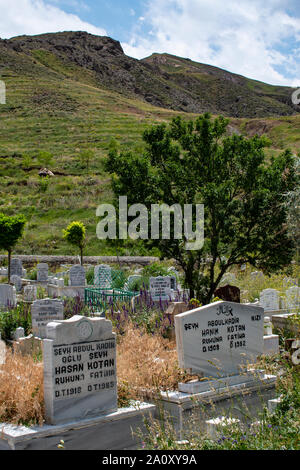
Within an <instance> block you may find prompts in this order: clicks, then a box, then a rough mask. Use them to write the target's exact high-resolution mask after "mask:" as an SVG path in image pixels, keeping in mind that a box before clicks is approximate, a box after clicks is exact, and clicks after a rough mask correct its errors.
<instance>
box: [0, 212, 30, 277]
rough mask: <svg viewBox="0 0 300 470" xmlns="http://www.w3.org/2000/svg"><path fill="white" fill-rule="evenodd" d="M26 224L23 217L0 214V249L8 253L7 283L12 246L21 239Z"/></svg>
mask: <svg viewBox="0 0 300 470" xmlns="http://www.w3.org/2000/svg"><path fill="white" fill-rule="evenodd" d="M25 224H26V219H25V216H24V215H22V214H20V215H16V216H7V215H5V214H3V213H0V249H2V250H6V251H7V252H8V282H9V283H10V263H11V254H12V250H13V248H14V246H15V245H16V244H17V242H18V240H19V239H20V238H21V237H22V235H23V231H24V227H25Z"/></svg>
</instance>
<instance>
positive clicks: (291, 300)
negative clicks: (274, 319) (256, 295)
mask: <svg viewBox="0 0 300 470" xmlns="http://www.w3.org/2000/svg"><path fill="white" fill-rule="evenodd" d="M282 302H283V309H286V310H293V309H297V308H300V288H299V287H297V286H292V287H290V288H289V289H287V290H286V291H285V295H284V298H282ZM259 305H260V306H261V307H263V308H264V310H265V312H271V311H279V310H280V307H281V306H280V294H279V292H278V291H277V290H276V289H265V290H263V291H262V292H261V293H260V300H259Z"/></svg>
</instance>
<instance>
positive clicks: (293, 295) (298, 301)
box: [285, 286, 300, 310]
mask: <svg viewBox="0 0 300 470" xmlns="http://www.w3.org/2000/svg"><path fill="white" fill-rule="evenodd" d="M285 303H286V308H287V309H291V310H294V309H299V308H300V287H297V286H293V287H290V288H289V289H288V290H286V291H285Z"/></svg>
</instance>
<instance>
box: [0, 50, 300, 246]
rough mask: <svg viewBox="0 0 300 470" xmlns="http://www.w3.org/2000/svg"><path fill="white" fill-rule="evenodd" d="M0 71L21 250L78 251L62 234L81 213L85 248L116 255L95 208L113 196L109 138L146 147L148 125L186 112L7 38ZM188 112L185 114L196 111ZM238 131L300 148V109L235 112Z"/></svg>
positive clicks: (1, 168)
mask: <svg viewBox="0 0 300 470" xmlns="http://www.w3.org/2000/svg"><path fill="white" fill-rule="evenodd" d="M4 42H5V41H2V43H4ZM0 71H1V79H2V80H4V81H5V83H6V87H7V104H6V105H0V188H1V193H0V210H1V211H4V212H5V213H6V214H11V215H13V214H16V213H24V214H25V215H26V217H27V219H28V224H27V227H26V232H25V235H24V237H23V240H22V241H21V242H20V243H19V244H18V246H17V248H16V251H17V252H18V253H20V254H43V253H48V254H54V255H55V254H74V253H76V250H74V249H72V248H70V247H69V246H67V245H66V243H65V242H64V241H63V240H62V234H61V233H62V229H63V228H65V227H66V225H67V224H68V223H69V222H70V221H72V220H82V221H83V222H84V223H85V224H86V226H87V236H88V244H87V249H86V252H85V254H86V255H104V254H115V252H114V250H113V249H112V248H110V247H109V246H108V245H106V244H105V243H104V242H101V241H99V240H98V239H97V238H96V224H97V219H96V214H95V213H96V208H97V206H98V205H99V204H101V203H103V202H110V201H111V199H112V194H111V189H110V179H109V176H108V175H107V174H106V173H105V171H104V169H103V162H104V159H105V158H106V155H107V152H108V149H109V145H110V141H111V139H112V138H114V139H116V141H117V142H118V144H119V145H120V146H121V147H122V148H123V149H132V150H135V151H141V150H142V138H141V134H142V132H143V130H144V129H145V128H146V127H147V126H149V125H151V124H154V123H156V122H161V121H166V122H167V121H169V120H170V119H172V118H173V117H174V116H176V115H178V114H179V112H178V111H174V110H170V109H164V108H161V107H155V106H153V105H152V104H150V103H147V102H145V101H143V100H141V99H136V98H134V97H128V96H127V95H126V94H125V95H124V94H121V93H118V92H117V91H115V90H112V89H109V87H108V86H107V84H105V85H102V84H101V83H100V82H99V77H98V76H97V74H96V73H95V71H93V70H88V69H85V68H82V67H80V66H79V65H78V64H76V63H74V62H68V61H67V62H64V61H62V60H61V59H59V58H58V57H57V56H56V55H55V54H53V53H52V52H49V51H46V50H34V51H32V53H31V54H26V53H24V52H18V51H16V50H13V49H10V48H8V47H7V46H5V47H4V45H3V44H0ZM182 114H183V115H184V117H185V118H186V119H189V118H192V117H195V116H196V114H191V113H182ZM231 130H232V131H236V130H237V131H239V132H242V133H245V134H248V135H253V134H254V133H266V134H267V135H268V136H269V137H270V138H271V139H272V142H273V146H272V148H271V149H270V150H268V151H269V152H274V153H278V152H280V150H281V149H283V148H286V147H290V148H292V149H293V151H294V152H299V151H300V115H299V114H298V115H296V116H286V117H278V116H277V117H276V118H270V119H267V118H264V119H248V118H243V119H237V118H234V119H232V122H231ZM84 149H92V150H93V152H94V157H93V158H92V159H91V161H90V163H89V168H88V169H87V168H86V164H85V163H84V162H83V161H82V159H81V152H82V150H84ZM41 151H44V152H51V154H53V159H52V162H51V163H50V164H49V165H46V166H47V167H48V168H49V169H50V170H51V171H53V173H54V174H55V176H54V177H53V178H50V179H49V181H48V182H47V181H46V182H45V180H43V179H41V178H40V177H39V175H38V173H39V170H40V168H41V167H42V166H45V165H43V162H42V160H41V157H40V156H39V154H40V152H41ZM124 254H129V255H131V254H132V255H133V254H137V251H136V248H134V247H131V248H130V247H129V248H128V249H126V250H124ZM141 254H142V253H141Z"/></svg>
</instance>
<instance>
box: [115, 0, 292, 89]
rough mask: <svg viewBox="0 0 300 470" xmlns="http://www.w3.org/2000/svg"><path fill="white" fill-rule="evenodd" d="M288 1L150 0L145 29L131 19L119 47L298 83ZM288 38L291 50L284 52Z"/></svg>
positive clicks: (271, 80)
mask: <svg viewBox="0 0 300 470" xmlns="http://www.w3.org/2000/svg"><path fill="white" fill-rule="evenodd" d="M293 1H294V0H267V1H265V2H262V1H261V0H226V2H224V0H151V1H148V6H147V10H146V11H145V12H144V17H145V23H144V25H148V27H149V31H148V34H147V35H145V32H144V31H145V29H144V28H145V26H143V29H144V31H143V30H142V28H141V27H140V26H138V25H137V26H136V29H135V30H134V32H133V33H132V38H131V40H130V42H129V43H127V44H123V48H124V50H125V53H127V54H128V55H131V56H133V57H137V58H142V57H146V56H147V55H150V54H152V53H153V52H168V53H170V54H175V55H177V56H181V57H189V58H191V59H193V60H196V61H199V62H203V63H208V64H211V65H215V66H218V67H221V68H224V69H226V70H229V71H231V72H235V73H238V74H241V75H244V76H247V77H249V78H253V79H256V80H261V81H265V82H268V83H273V84H277V85H292V86H298V85H300V64H299V60H298V57H299V55H298V54H297V53H296V49H297V48H299V46H300V43H299V42H298V44H297V45H296V46H295V43H297V41H300V16H299V15H298V17H297V16H292V15H291V14H289V13H287V11H288V10H287V8H288V7H289V8H291V7H292V6H293V5H294V3H293ZM295 5H296V4H295ZM295 8H296V7H295ZM298 11H299V10H298ZM289 43H290V44H292V43H293V44H294V47H293V49H294V50H289V51H288V52H286V50H287V49H286V47H287V45H288V44H289ZM283 51H285V52H283ZM290 77H293V78H290Z"/></svg>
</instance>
